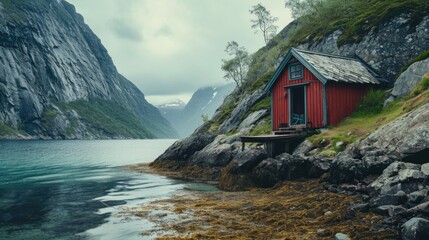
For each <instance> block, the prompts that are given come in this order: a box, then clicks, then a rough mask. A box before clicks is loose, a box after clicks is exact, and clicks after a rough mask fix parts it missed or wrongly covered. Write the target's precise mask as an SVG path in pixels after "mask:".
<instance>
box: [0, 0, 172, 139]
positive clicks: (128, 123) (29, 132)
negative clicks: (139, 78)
mask: <svg viewBox="0 0 429 240" xmlns="http://www.w3.org/2000/svg"><path fill="white" fill-rule="evenodd" d="M0 123H1V128H0V129H3V130H2V131H0V135H3V137H14V136H16V135H22V136H30V137H34V138H53V139H81V138H156V137H173V136H175V132H174V130H173V129H172V128H171V126H170V124H169V123H168V122H167V121H166V120H165V119H164V118H163V117H162V116H161V114H160V113H159V111H158V109H157V108H155V107H154V106H152V105H150V104H149V103H148V102H146V100H145V98H144V95H143V94H142V92H141V91H140V90H139V89H138V88H137V87H136V86H134V85H133V84H132V83H131V82H130V81H128V80H127V79H125V78H124V77H123V76H122V75H120V74H119V73H118V71H117V69H116V67H115V65H114V64H113V62H112V59H111V58H110V56H109V54H108V52H107V50H106V49H105V48H104V47H103V45H102V43H101V41H100V39H98V38H97V36H96V35H95V34H94V33H93V32H92V31H91V29H90V28H89V27H88V26H87V25H86V24H85V22H84V19H83V17H82V16H81V15H79V14H78V13H76V10H75V8H74V6H72V5H71V4H69V3H67V2H66V1H62V0H34V1H24V0H19V1H10V0H1V1H0Z"/></svg>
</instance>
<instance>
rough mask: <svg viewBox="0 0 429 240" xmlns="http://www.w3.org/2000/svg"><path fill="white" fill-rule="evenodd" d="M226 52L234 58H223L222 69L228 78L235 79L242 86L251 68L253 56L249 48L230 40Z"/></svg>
mask: <svg viewBox="0 0 429 240" xmlns="http://www.w3.org/2000/svg"><path fill="white" fill-rule="evenodd" d="M225 52H227V53H228V55H230V56H232V58H231V59H229V60H225V59H222V66H221V69H222V71H224V72H225V75H224V77H225V78H226V79H227V80H233V81H234V82H235V84H237V87H238V88H240V87H241V85H242V84H243V82H244V81H245V77H246V74H247V71H248V70H249V65H250V61H251V57H250V56H249V53H248V52H247V50H246V49H245V48H244V47H242V46H240V45H238V43H237V42H235V41H231V42H228V44H227V45H226V49H225Z"/></svg>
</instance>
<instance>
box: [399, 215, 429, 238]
mask: <svg viewBox="0 0 429 240" xmlns="http://www.w3.org/2000/svg"><path fill="white" fill-rule="evenodd" d="M401 235H402V239H403V240H427V239H429V221H428V220H426V219H424V218H418V217H416V218H412V219H410V220H408V221H407V222H406V223H404V224H403V225H402V231H401Z"/></svg>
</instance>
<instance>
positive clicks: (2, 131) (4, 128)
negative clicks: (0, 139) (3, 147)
mask: <svg viewBox="0 0 429 240" xmlns="http://www.w3.org/2000/svg"><path fill="white" fill-rule="evenodd" d="M17 134H19V132H18V131H17V130H15V129H13V128H12V127H10V126H8V125H7V124H4V123H0V136H15V135H17Z"/></svg>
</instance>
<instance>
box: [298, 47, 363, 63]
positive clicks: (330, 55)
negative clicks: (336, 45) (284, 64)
mask: <svg viewBox="0 0 429 240" xmlns="http://www.w3.org/2000/svg"><path fill="white" fill-rule="evenodd" d="M292 49H294V50H295V51H297V52H303V53H310V54H315V55H321V56H326V57H334V58H341V59H346V60H354V61H358V62H359V59H356V58H353V57H346V56H341V55H335V54H330V53H321V52H314V51H309V50H303V49H298V48H292Z"/></svg>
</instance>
